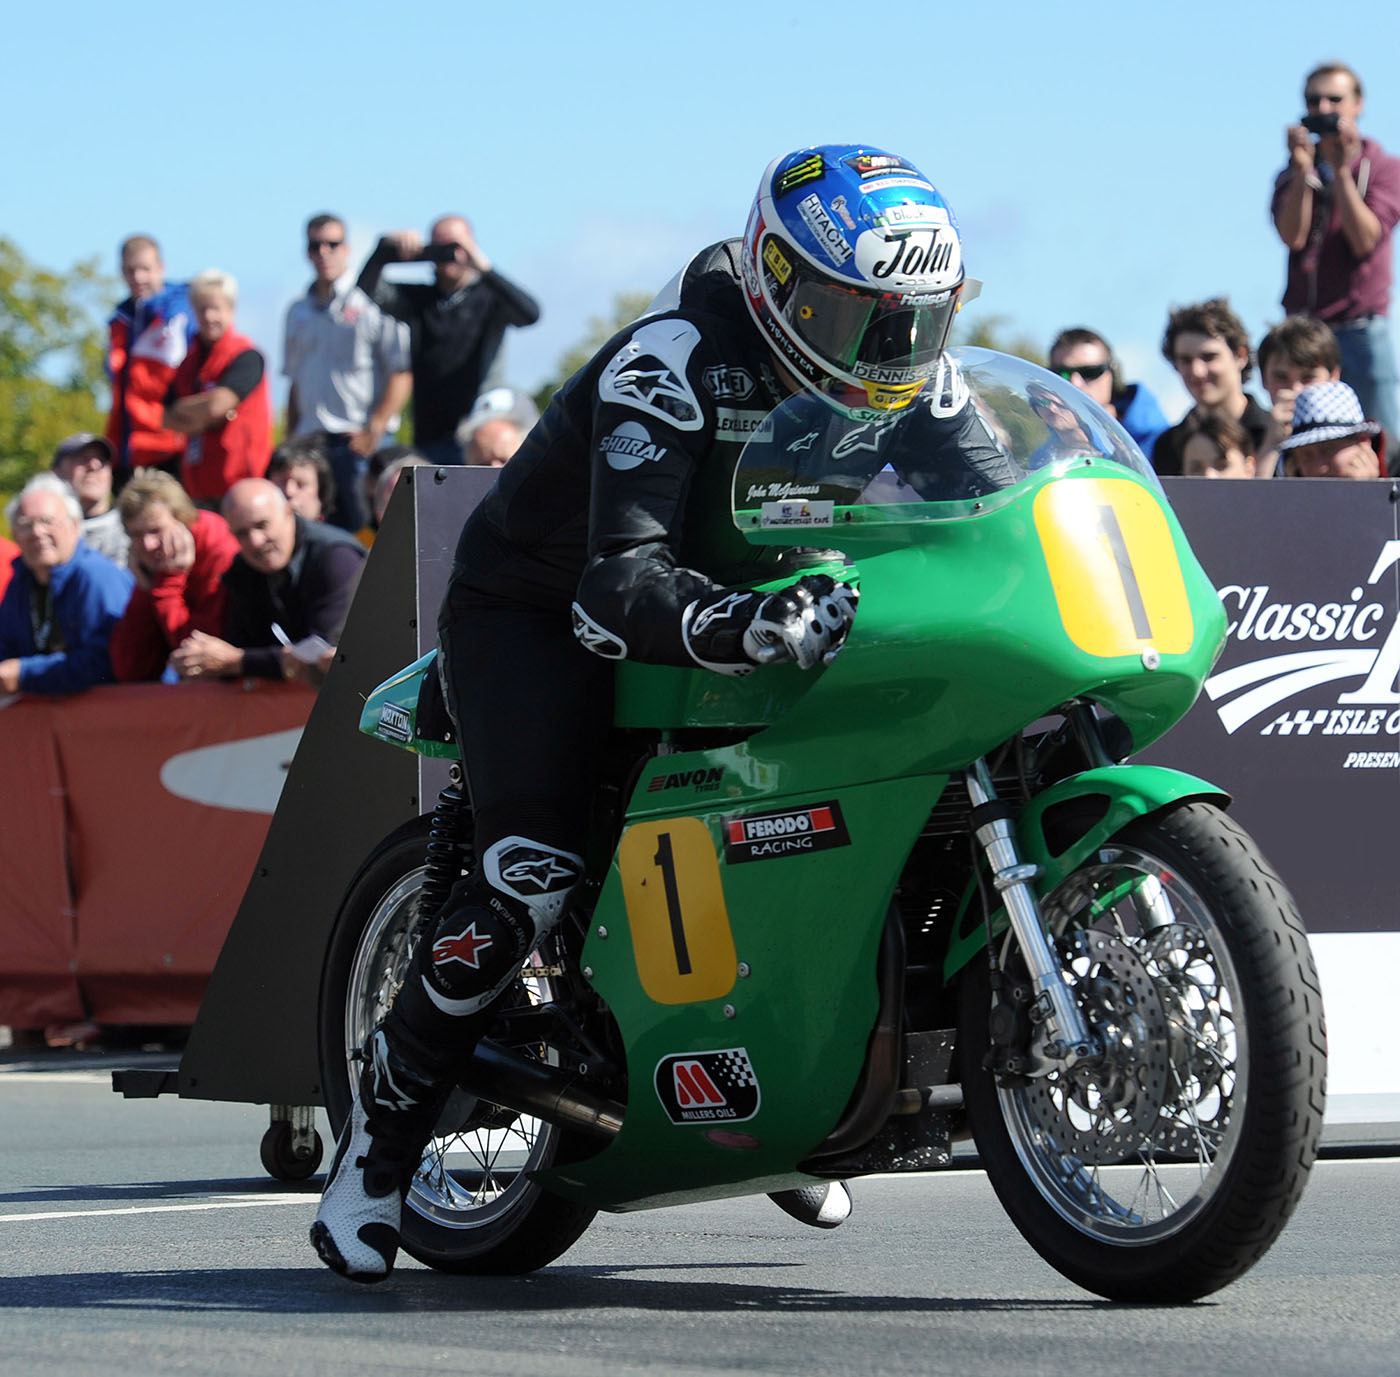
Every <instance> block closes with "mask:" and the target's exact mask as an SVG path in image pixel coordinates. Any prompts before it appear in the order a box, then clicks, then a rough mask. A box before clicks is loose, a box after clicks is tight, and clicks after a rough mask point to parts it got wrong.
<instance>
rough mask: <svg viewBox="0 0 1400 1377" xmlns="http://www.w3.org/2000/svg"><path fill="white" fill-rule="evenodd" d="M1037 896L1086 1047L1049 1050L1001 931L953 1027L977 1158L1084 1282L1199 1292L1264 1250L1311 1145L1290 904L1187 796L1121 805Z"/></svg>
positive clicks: (1031, 1237)
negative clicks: (1150, 806) (1111, 830)
mask: <svg viewBox="0 0 1400 1377" xmlns="http://www.w3.org/2000/svg"><path fill="white" fill-rule="evenodd" d="M1043 912H1044V915H1045V919H1046V924H1047V927H1048V928H1049V930H1050V932H1051V933H1052V934H1053V936H1054V940H1055V945H1056V947H1057V949H1058V951H1059V952H1060V954H1061V957H1062V958H1063V962H1064V974H1065V980H1066V983H1068V984H1069V985H1070V986H1071V988H1072V989H1073V990H1074V992H1075V998H1076V1000H1077V1002H1078V1004H1079V1007H1080V1009H1081V1010H1082V1011H1083V1013H1084V1015H1085V1018H1086V1020H1087V1021H1088V1023H1089V1026H1090V1029H1091V1031H1092V1032H1093V1033H1094V1034H1095V1036H1096V1038H1097V1040H1098V1042H1099V1043H1100V1044H1101V1048H1102V1050H1101V1051H1100V1052H1098V1053H1097V1054H1096V1055H1095V1056H1094V1057H1092V1058H1090V1059H1088V1060H1086V1061H1082V1062H1080V1063H1079V1064H1078V1065H1075V1066H1072V1067H1066V1066H1065V1065H1064V1063H1063V1062H1060V1061H1056V1060H1055V1057H1054V1055H1053V1053H1054V1049H1048V1048H1046V1047H1044V1046H1043V1037H1044V1035H1043V1033H1041V1032H1039V1031H1038V1026H1037V1025H1036V1024H1035V1022H1034V1021H1033V1020H1032V1019H1031V1018H1030V1017H1028V1012H1027V1008H1026V982H1025V980H1024V976H1023V968H1022V967H1021V964H1020V960H1019V956H1018V954H1017V952H1016V950H1015V943H1014V941H1013V940H1011V939H1008V940H1007V941H1006V942H1004V943H1002V944H1001V945H1000V947H999V948H998V965H999V967H1000V968H1001V971H1002V975H1001V980H1000V990H999V993H998V994H997V996H996V997H995V999H994V998H993V994H992V989H991V986H992V979H991V975H990V971H989V969H988V967H987V965H986V963H985V962H982V961H977V962H975V963H974V965H973V967H972V968H970V969H969V971H968V972H967V975H966V976H965V978H964V980H963V988H962V999H961V1015H960V1028H959V1039H958V1041H959V1047H960V1049H961V1052H960V1055H961V1059H962V1067H963V1090H964V1096H965V1099H966V1103H967V1108H968V1114H969V1118H970V1120H971V1124H972V1129H973V1133H974V1136H975V1138H976V1140H977V1147H978V1150H979V1152H980V1153H981V1155H982V1160H983V1164H984V1165H985V1167H986V1169H987V1174H988V1177H989V1178H990V1180H991V1182H992V1184H993V1186H994V1188H995V1190H996V1192H997V1195H998V1197H999V1198H1000V1200H1001V1202H1002V1205H1003V1206H1004V1207H1005V1209H1006V1211H1007V1213H1008V1214H1009V1215H1010V1217H1011V1219H1012V1221H1013V1222H1014V1223H1015V1225H1016V1227H1017V1228H1018V1229H1019V1230H1020V1231H1021V1233H1022V1234H1023V1235H1024V1236H1025V1238H1026V1239H1027V1241H1028V1242H1029V1243H1030V1244H1031V1245H1032V1246H1033V1247H1034V1248H1035V1249H1036V1251H1037V1252H1039V1253H1040V1255H1041V1256H1042V1257H1044V1258H1045V1259H1046V1261H1047V1262H1049V1263H1050V1264H1051V1265H1052V1266H1054V1267H1056V1268H1057V1269H1058V1270H1059V1271H1061V1272H1062V1273H1063V1274H1064V1275H1065V1276H1067V1277H1069V1278H1070V1279H1071V1280H1072V1281H1074V1282H1077V1283H1078V1284H1079V1285H1081V1286H1083V1287H1085V1288H1086V1289H1088V1290H1090V1291H1094V1292H1097V1293H1098V1294H1100V1295H1103V1296H1107V1297H1109V1298H1110V1299H1114V1300H1132V1301H1149V1302H1150V1301H1157V1302H1162V1301H1188V1300H1193V1299H1195V1298H1197V1297H1199V1296H1203V1295H1207V1294H1209V1293H1210V1292H1212V1291H1214V1290H1217V1289H1218V1288H1219V1287H1221V1286H1224V1285H1226V1284H1227V1283H1229V1282H1230V1281H1232V1280H1234V1279H1235V1278H1236V1277H1238V1276H1240V1275H1242V1274H1243V1273H1244V1272H1245V1271H1247V1270H1248V1269H1249V1268H1250V1267H1251V1266H1253V1264H1254V1263H1255V1262H1257V1261H1258V1260H1259V1258H1261V1257H1262V1256H1263V1255H1264V1253H1265V1252H1266V1251H1267V1249H1268V1248H1269V1247H1270V1245H1271V1244H1272V1243H1273V1241H1274V1239H1275V1238H1277V1237H1278V1235H1279V1233H1280V1232H1281V1230H1282V1229H1283V1226H1284V1224H1285V1223H1286V1222H1287V1221H1288V1218H1289V1216H1290V1215H1291V1214H1292V1213H1293V1210H1294V1208H1295V1206H1296V1205H1297V1203H1298V1200H1299V1198H1300V1197H1301V1195H1302V1191H1303V1186H1304V1184H1305V1183H1306V1180H1307V1176H1308V1171H1309V1168H1310V1167H1311V1165H1312V1162H1313V1159H1314V1158H1315V1157H1316V1155H1317V1146H1318V1138H1319V1135H1320V1133H1321V1129H1322V1110H1323V1098H1324V1081H1325V1076H1326V1035H1325V1032H1324V1029H1323V1017H1322V999H1321V995H1320V992H1319V988H1318V981H1317V973H1316V970H1315V968H1314V966H1313V960H1312V954H1311V951H1310V950H1309V948H1308V941H1307V936H1306V933H1305V932H1304V930H1303V924H1302V920H1301V919H1300V918H1299V916H1298V913H1297V910H1296V909H1295V908H1294V906H1293V901H1292V899H1291V898H1290V897H1289V895H1288V892H1287V890H1286V889H1285V888H1284V885H1283V882H1282V881H1281V880H1280V879H1279V877H1278V876H1277V875H1276V874H1275V873H1274V872H1273V870H1272V869H1270V867H1269V866H1268V864H1267V862H1265V861H1264V859H1263V857H1262V856H1261V855H1260V854H1259V852H1258V850H1257V849H1256V847H1255V846H1254V843H1253V842H1252V841H1251V840H1250V838H1249V837H1248V836H1247V835H1246V834H1245V833H1244V832H1243V831H1242V830H1241V829H1240V828H1239V827H1237V826H1236V825H1235V824H1234V823H1233V822H1232V821H1231V820H1230V819H1229V818H1228V817H1226V816H1225V815H1224V814H1223V813H1222V812H1220V811H1219V809H1217V808H1215V807H1214V806H1213V805H1211V804H1207V803H1186V804H1180V805H1177V806H1175V807H1172V808H1169V809H1166V810H1163V811H1161V812H1159V813H1156V814H1153V815H1151V816H1150V817H1146V818H1141V819H1139V820H1137V821H1136V822H1134V823H1132V824H1131V825H1129V826H1128V827H1126V828H1125V829H1124V830H1123V831H1122V832H1121V833H1119V834H1118V835H1117V836H1116V837H1114V838H1112V839H1111V840H1109V841H1108V842H1106V843H1105V844H1104V845H1103V846H1102V847H1100V848H1099V850H1098V851H1096V852H1095V853H1094V854H1093V855H1092V856H1091V857H1090V858H1089V860H1088V861H1087V862H1086V863H1085V864H1084V865H1083V866H1081V867H1080V869H1078V870H1077V871H1075V872H1074V873H1073V874H1072V875H1070V876H1069V877H1068V878H1067V879H1066V880H1064V881H1063V882H1062V883H1061V884H1060V885H1059V886H1058V888H1057V889H1056V890H1055V891H1054V892H1053V893H1051V894H1050V895H1049V896H1048V897H1047V898H1046V900H1045V901H1044V903H1043ZM994 1004H995V1006H996V1007H995V1011H994V1007H993V1006H994ZM993 1029H995V1032H996V1038H997V1041H998V1046H997V1047H996V1049H995V1052H994V1053H993V1055H991V1056H987V1055H986V1052H987V1049H988V1048H989V1047H991V1046H992V1043H993Z"/></svg>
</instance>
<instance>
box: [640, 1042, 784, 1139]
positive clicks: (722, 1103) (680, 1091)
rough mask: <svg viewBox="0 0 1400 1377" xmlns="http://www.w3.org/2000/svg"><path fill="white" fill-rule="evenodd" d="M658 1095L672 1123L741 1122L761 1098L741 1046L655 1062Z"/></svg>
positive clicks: (686, 1054) (755, 1108)
mask: <svg viewBox="0 0 1400 1377" xmlns="http://www.w3.org/2000/svg"><path fill="white" fill-rule="evenodd" d="M656 1097H657V1099H659V1100H660V1101H661V1107H662V1108H663V1109H664V1110H665V1111H666V1117H667V1118H668V1119H670V1121H671V1122H672V1123H673V1124H713V1123H721V1122H723V1123H730V1124H737V1123H742V1122H743V1121H744V1120H745V1119H752V1118H753V1116H754V1115H755V1114H757V1113H758V1106H759V1101H760V1099H761V1098H762V1097H761V1096H760V1094H759V1089H758V1077H757V1076H755V1075H754V1071H753V1063H752V1062H751V1061H750V1060H749V1054H748V1052H747V1051H745V1049H744V1048H742V1047H727V1048H725V1049H724V1050H722V1051H719V1052H682V1053H680V1054H678V1055H676V1056H670V1057H662V1058H661V1060H660V1061H659V1062H657V1064H656Z"/></svg>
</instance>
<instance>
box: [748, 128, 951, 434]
mask: <svg viewBox="0 0 1400 1377" xmlns="http://www.w3.org/2000/svg"><path fill="white" fill-rule="evenodd" d="M742 267H743V278H744V299H745V301H746V302H747V304H748V308H749V314H750V315H751V316H752V317H753V320H754V323H755V324H756V325H757V326H758V328H759V329H760V331H761V332H762V333H763V335H764V337H765V338H766V339H767V340H768V343H769V344H770V345H771V346H772V348H773V349H774V351H775V352H776V353H777V355H778V357H779V359H781V361H782V362H783V363H784V364H785V365H786V366H787V368H788V369H789V371H791V372H792V373H794V374H795V375H796V376H797V377H798V378H799V380H800V381H801V382H802V383H803V384H804V385H805V386H807V387H809V388H811V389H813V390H816V391H821V392H824V393H827V394H828V395H831V396H832V397H833V398H835V399H837V400H840V401H844V402H846V403H849V404H851V405H853V406H858V407H859V408H860V409H862V410H870V411H876V412H891V411H897V410H898V409H899V408H901V407H904V406H907V405H908V404H909V403H910V402H912V401H913V400H914V398H915V397H916V396H917V395H918V393H919V391H920V389H921V388H922V387H923V386H924V384H925V383H926V382H927V381H928V380H929V378H931V377H932V376H933V375H934V373H936V372H937V370H938V365H939V360H940V358H941V357H942V354H943V348H944V346H945V345H946V344H947V342H948V333H949V331H950V330H951V328H952V324H953V317H954V316H955V315H956V314H957V311H958V307H959V302H960V298H961V296H962V292H963V284H964V280H965V278H964V273H963V262H962V240H961V238H960V237H959V234H958V224H957V220H956V219H955V218H954V216H953V212H952V210H951V209H950V207H949V206H948V203H947V202H946V201H944V199H943V198H942V196H940V195H939V194H938V191H937V190H936V189H935V188H934V186H933V184H932V183H931V182H930V181H929V180H928V178H927V177H925V176H924V174H923V173H922V172H920V171H919V170H918V168H916V167H915V166H914V165H913V164H912V163H910V162H908V161H907V160H906V159H904V158H900V157H897V156H895V155H894V154H893V153H885V152H882V151H881V150H880V149H878V148H867V147H865V146H863V145H860V144H823V145H821V146H820V147H815V148H804V149H800V150H799V151H798V152H796V153H789V154H788V155H787V156H786V157H784V158H778V159H776V160H775V161H773V162H771V163H770V164H769V165H768V168H767V170H766V171H765V172H764V174H763V180H762V181H761V182H760V183H759V188H758V196H757V197H756V198H755V200H754V204H753V210H752V211H751V212H750V214H749V223H748V228H747V230H746V231H745V233H744V245H743V260H742Z"/></svg>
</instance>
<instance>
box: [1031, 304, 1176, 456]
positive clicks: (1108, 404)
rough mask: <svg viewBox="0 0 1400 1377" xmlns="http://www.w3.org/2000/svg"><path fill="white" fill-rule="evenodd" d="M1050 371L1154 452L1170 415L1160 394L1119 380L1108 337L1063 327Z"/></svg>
mask: <svg viewBox="0 0 1400 1377" xmlns="http://www.w3.org/2000/svg"><path fill="white" fill-rule="evenodd" d="M1050 371H1051V372H1052V373H1058V374H1059V375H1060V376H1061V377H1062V378H1063V379H1064V380H1065V381H1066V382H1071V383H1073V384H1074V385H1075V386H1076V387H1077V388H1078V389H1079V390H1080V391H1081V392H1082V393H1084V395H1085V396H1086V397H1092V398H1093V400H1094V401H1096V402H1097V403H1098V404H1099V405H1100V406H1101V407H1103V409H1104V410H1105V411H1107V412H1108V414H1109V415H1110V416H1113V417H1115V418H1116V419H1117V421H1118V424H1119V425H1121V426H1122V427H1123V429H1124V430H1126V431H1127V432H1128V434H1129V435H1131V436H1132V437H1133V439H1134V440H1136V441H1137V444H1138V448H1139V449H1141V450H1142V452H1143V453H1144V454H1146V455H1151V453H1152V446H1153V445H1155V444H1156V443H1157V437H1158V436H1159V435H1160V434H1161V433H1162V432H1163V431H1164V430H1165V429H1166V428H1167V418H1166V417H1165V416H1164V415H1163V414H1162V408H1161V407H1160V406H1158V404H1157V398H1156V397H1154V396H1153V395H1152V393H1151V392H1149V391H1148V390H1147V388H1146V387H1144V386H1143V385H1142V383H1124V382H1122V381H1120V378H1119V370H1118V368H1117V366H1116V364H1115V362H1114V359H1113V351H1112V350H1111V349H1110V348H1109V347H1108V341H1107V340H1106V339H1104V337H1103V336H1102V335H1100V334H1097V333H1095V332H1094V331H1093V330H1090V329H1088V328H1087V327H1085V326H1082V325H1080V326H1075V327H1074V328H1073V329H1070V330H1061V331H1060V333H1059V334H1058V335H1056V336H1055V342H1054V343H1053V344H1052V345H1051V346H1050Z"/></svg>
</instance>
